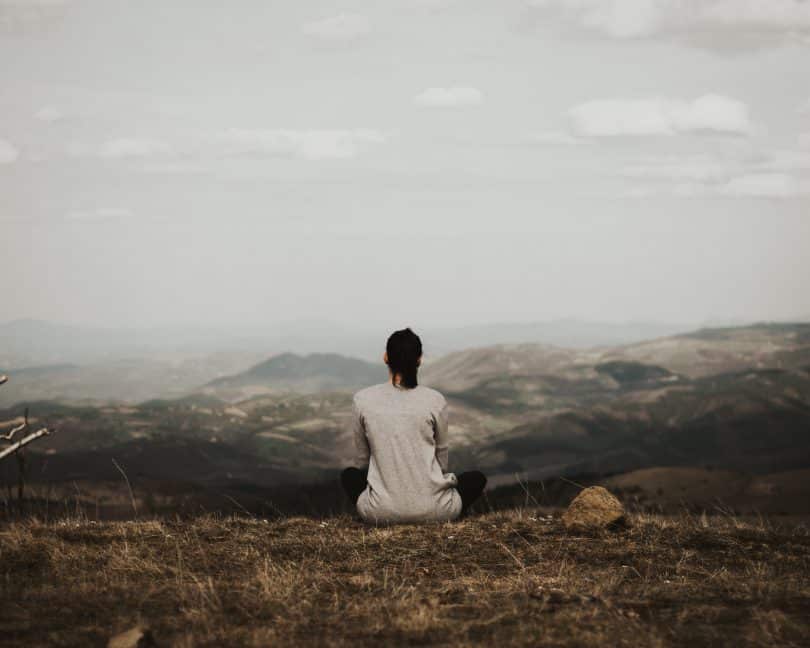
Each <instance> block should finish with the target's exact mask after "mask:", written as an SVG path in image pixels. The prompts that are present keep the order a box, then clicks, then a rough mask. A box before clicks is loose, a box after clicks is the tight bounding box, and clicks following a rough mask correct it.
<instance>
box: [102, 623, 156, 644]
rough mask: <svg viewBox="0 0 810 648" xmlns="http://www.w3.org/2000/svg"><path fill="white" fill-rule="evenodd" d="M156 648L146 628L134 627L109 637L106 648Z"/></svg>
mask: <svg viewBox="0 0 810 648" xmlns="http://www.w3.org/2000/svg"><path fill="white" fill-rule="evenodd" d="M154 646H157V644H156V643H155V639H154V637H153V636H152V633H151V632H150V631H149V629H148V628H143V627H141V626H135V627H134V628H130V629H129V630H126V631H125V632H122V633H120V634H117V635H115V636H114V637H111V638H110V640H109V641H108V642H107V648H153V647H154Z"/></svg>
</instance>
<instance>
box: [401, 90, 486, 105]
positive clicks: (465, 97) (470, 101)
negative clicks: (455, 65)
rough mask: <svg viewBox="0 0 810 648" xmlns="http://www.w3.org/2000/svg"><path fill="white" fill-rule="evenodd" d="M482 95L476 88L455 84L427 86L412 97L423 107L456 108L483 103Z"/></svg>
mask: <svg viewBox="0 0 810 648" xmlns="http://www.w3.org/2000/svg"><path fill="white" fill-rule="evenodd" d="M483 101H484V95H483V93H482V92H481V91H480V90H479V89H478V88H470V87H467V86H456V87H452V88H428V89H427V90H425V91H424V92H420V93H419V94H418V95H416V96H415V97H414V98H413V102H414V103H415V104H416V105H417V106H423V107H425V108H458V107H462V106H477V105H478V104H481V103H483Z"/></svg>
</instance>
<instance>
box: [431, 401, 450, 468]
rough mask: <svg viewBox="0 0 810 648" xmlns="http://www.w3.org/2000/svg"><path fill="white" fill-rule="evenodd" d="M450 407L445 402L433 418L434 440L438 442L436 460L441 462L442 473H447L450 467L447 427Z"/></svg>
mask: <svg viewBox="0 0 810 648" xmlns="http://www.w3.org/2000/svg"><path fill="white" fill-rule="evenodd" d="M447 410H448V405H447V401H446V400H443V402H442V405H441V406H440V407H439V411H438V412H436V414H435V415H434V417H433V420H434V426H433V430H434V433H433V438H434V440H435V441H436V459H437V460H438V461H439V465H440V466H441V467H442V472H447V466H448V457H447V454H448V449H449V447H450V446H449V443H448V438H447V426H448V411H447Z"/></svg>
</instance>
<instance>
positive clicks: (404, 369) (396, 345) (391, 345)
mask: <svg viewBox="0 0 810 648" xmlns="http://www.w3.org/2000/svg"><path fill="white" fill-rule="evenodd" d="M385 352H386V354H387V355H388V368H389V369H390V370H391V372H392V373H395V374H399V375H400V376H401V377H402V380H401V382H400V385H402V386H403V387H407V388H408V389H413V388H414V387H416V385H417V381H416V372H417V370H418V368H419V359H420V358H421V357H422V341H421V340H420V339H419V336H418V335H417V334H416V333H414V332H413V331H412V330H411V329H410V328H405V329H402V330H399V331H394V332H393V333H392V334H391V336H390V337H389V338H388V342H387V344H386V345H385Z"/></svg>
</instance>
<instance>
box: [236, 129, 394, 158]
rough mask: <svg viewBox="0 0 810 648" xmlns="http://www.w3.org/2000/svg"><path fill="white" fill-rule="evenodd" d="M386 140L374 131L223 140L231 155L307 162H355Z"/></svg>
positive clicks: (242, 133)
mask: <svg viewBox="0 0 810 648" xmlns="http://www.w3.org/2000/svg"><path fill="white" fill-rule="evenodd" d="M385 140H386V136H385V135H384V134H383V133H380V132H379V131H375V130H370V129H353V130H301V131H298V130H245V129H231V130H229V131H227V132H226V133H225V134H224V135H223V137H222V143H223V145H224V149H225V150H224V153H225V154H227V155H258V156H271V157H293V158H302V159H307V160H324V159H339V158H351V157H354V156H355V155H357V154H358V153H360V152H361V151H364V150H366V149H368V148H369V147H371V146H373V145H376V144H381V143H383V142H384V141H385Z"/></svg>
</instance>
